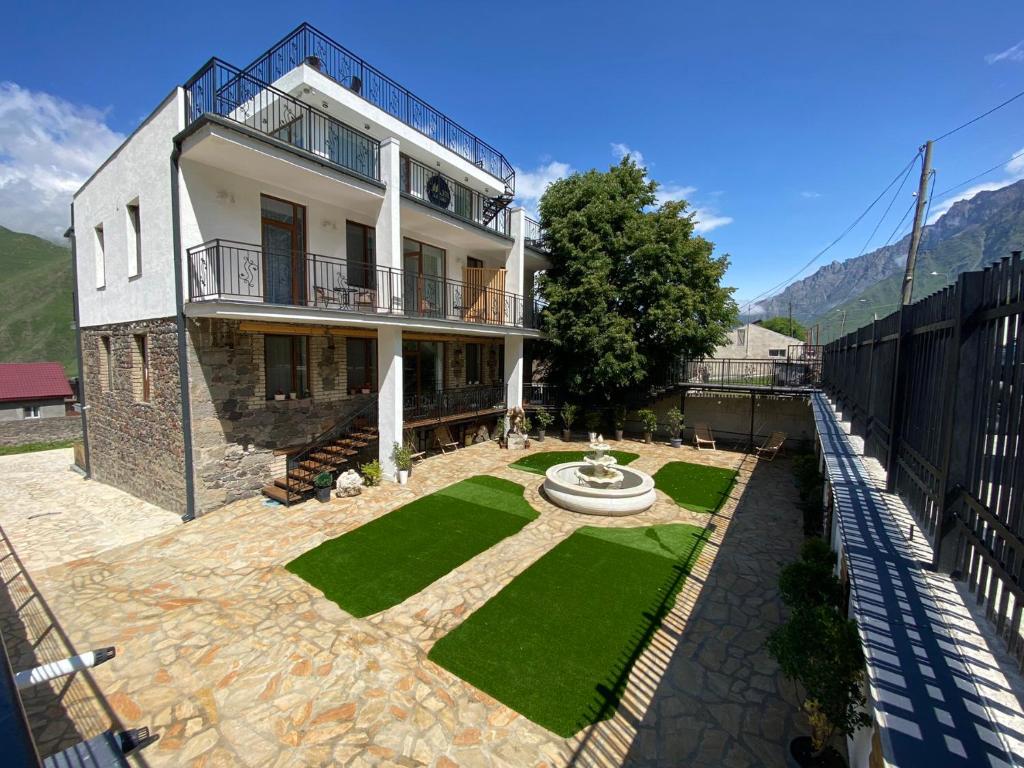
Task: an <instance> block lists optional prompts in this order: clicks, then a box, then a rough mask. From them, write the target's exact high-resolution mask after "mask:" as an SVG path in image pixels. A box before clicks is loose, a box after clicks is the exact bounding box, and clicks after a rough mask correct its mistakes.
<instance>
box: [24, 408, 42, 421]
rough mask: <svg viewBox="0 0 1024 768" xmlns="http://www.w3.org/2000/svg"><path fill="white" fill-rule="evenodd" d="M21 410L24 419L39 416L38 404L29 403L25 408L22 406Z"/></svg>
mask: <svg viewBox="0 0 1024 768" xmlns="http://www.w3.org/2000/svg"><path fill="white" fill-rule="evenodd" d="M21 410H22V415H23V416H24V417H25V418H26V419H38V418H39V406H38V405H29V406H26V407H25V408H22V409H21Z"/></svg>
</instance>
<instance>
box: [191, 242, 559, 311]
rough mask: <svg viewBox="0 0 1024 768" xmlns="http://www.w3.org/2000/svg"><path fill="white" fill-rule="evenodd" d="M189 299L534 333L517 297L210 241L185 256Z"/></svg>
mask: <svg viewBox="0 0 1024 768" xmlns="http://www.w3.org/2000/svg"><path fill="white" fill-rule="evenodd" d="M188 266H189V275H188V287H189V300H190V301H195V302H200V301H213V300H226V301H248V302H255V303H266V304H285V305H290V306H303V307H316V308H320V309H333V310H343V311H350V312H361V313H367V314H380V315H401V316H406V317H426V318H433V319H437V320H451V321H456V322H462V323H481V324H484V325H502V326H513V327H517V328H531V327H536V326H535V324H534V323H535V321H536V319H537V318H538V317H539V313H538V312H537V311H536V309H535V308H534V307H533V306H530V307H529V308H527V306H526V305H524V301H523V297H522V296H520V295H518V294H515V293H509V292H508V291H501V290H497V289H494V288H488V287H486V286H477V285H470V284H467V283H463V282H460V281H457V280H449V279H447V278H445V277H439V276H434V275H420V274H416V273H412V272H407V271H405V270H401V269H395V268H392V267H382V266H378V265H375V264H369V263H366V262H362V261H353V260H350V259H343V258H338V257H335V256H322V255H319V254H314V253H298V252H291V251H275V250H273V249H267V248H264V247H262V246H260V245H253V244H250V243H237V242H232V241H229V240H219V239H218V240H211V241H210V242H207V243H204V244H202V245H199V246H196V247H194V248H190V249H189V251H188Z"/></svg>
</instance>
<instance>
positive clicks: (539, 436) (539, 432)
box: [537, 429, 544, 443]
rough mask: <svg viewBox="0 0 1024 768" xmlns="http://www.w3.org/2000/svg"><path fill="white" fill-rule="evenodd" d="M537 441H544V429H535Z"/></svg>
mask: <svg viewBox="0 0 1024 768" xmlns="http://www.w3.org/2000/svg"><path fill="white" fill-rule="evenodd" d="M537 442H538V443H543V442H544V430H543V429H538V430H537Z"/></svg>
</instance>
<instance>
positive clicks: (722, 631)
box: [0, 438, 804, 766]
mask: <svg viewBox="0 0 1024 768" xmlns="http://www.w3.org/2000/svg"><path fill="white" fill-rule="evenodd" d="M567 447H568V448H577V449H584V448H585V446H584V445H583V444H575V445H566V444H565V443H562V442H561V441H559V440H553V439H550V438H549V439H548V441H546V442H545V443H543V444H538V443H536V442H535V443H534V444H533V446H532V447H531V449H529V450H531V451H543V450H561V449H564V448H567ZM616 447H618V446H616ZM622 447H623V448H624V449H625V450H632V451H636V452H638V453H640V454H641V458H639V459H638V460H637V461H636V462H634V464H633V466H635V467H637V468H639V469H642V470H644V471H647V472H654V471H655V470H657V469H658V468H659V467H660V466H661V465H662V464H664V463H665V462H666V461H669V460H687V461H693V462H698V463H706V464H713V465H716V466H724V467H731V468H737V469H739V470H740V479H739V482H738V483H737V485H736V486H735V487H734V489H733V492H732V496H731V498H730V500H729V501H728V502H727V503H726V504H725V505H724V507H723V508H722V510H721V511H720V512H719V513H718V514H716V515H714V516H707V515H698V514H695V513H691V512H688V511H686V510H683V509H681V508H679V507H678V506H676V505H675V503H674V502H672V501H670V500H669V499H668V498H667V497H665V496H664V495H662V494H661V493H660V492H659V499H658V502H657V503H656V504H655V506H654V507H653V508H652V509H651V510H649V511H648V512H646V513H644V514H643V515H640V516H636V517H631V518H627V519H615V518H609V519H597V518H593V517H585V516H582V515H576V514H573V513H570V512H566V511H564V510H561V509H558V508H556V507H554V506H552V505H551V504H549V503H548V502H547V501H546V500H544V498H543V497H542V496H541V495H540V493H539V488H540V484H541V481H542V478H541V476H539V475H534V474H530V473H526V472H522V471H519V470H515V469H510V468H509V467H508V466H507V465H508V463H509V462H510V461H512V460H513V459H514V458H516V457H517V456H519V455H521V454H519V453H514V454H513V453H509V452H508V451H503V450H500V449H499V448H498V447H497V446H496V445H494V444H485V445H478V446H475V447H473V448H469V449H464V450H460V451H459V452H458V453H457V454H454V455H453V454H449V455H448V456H435V457H431V458H429V459H427V460H426V461H424V462H423V463H421V464H419V465H417V467H416V469H415V471H414V473H413V477H412V479H411V480H410V483H409V485H408V486H406V487H404V488H403V487H400V486H396V485H393V484H388V485H385V486H382V487H380V488H373V489H366V490H365V492H364V494H363V495H362V496H360V497H357V498H355V499H335V500H332V502H331V503H329V504H326V505H323V504H318V503H317V502H315V501H312V502H307V503H305V504H303V505H299V506H296V507H292V508H291V509H285V508H282V507H268V506H266V505H265V504H264V503H263V501H262V500H261V499H250V500H247V501H244V502H238V503H236V504H233V505H231V506H229V507H226V508H224V509H221V510H219V511H217V512H214V513H212V514H210V515H207V516H205V517H203V518H200V519H198V520H196V521H194V522H191V523H188V524H185V525H178V524H175V523H174V520H176V517H175V516H173V515H170V513H167V512H164V511H162V510H158V509H157V508H154V507H150V505H144V504H143V503H142V502H139V501H138V500H135V499H133V498H132V497H130V496H127V495H125V494H120V493H119V492H116V491H113V490H112V489H110V488H107V487H106V486H102V485H100V484H98V483H93V482H83V481H82V480H81V478H79V477H78V476H77V475H74V474H73V473H71V472H69V471H67V470H66V466H67V464H68V463H69V461H68V460H67V458H66V457H65V456H63V454H64V453H65V452H58V451H54V452H48V453H45V454H36V455H35V458H34V460H33V462H30V463H31V465H32V468H29V467H28V464H27V463H25V462H24V461H23V460H24V457H3V458H0V471H2V474H0V477H3V478H4V479H3V481H2V482H3V487H4V491H5V493H4V495H5V497H6V498H7V503H6V504H5V506H4V508H3V510H2V511H0V527H2V528H3V531H4V534H5V535H4V537H3V539H2V541H0V549H2V550H3V551H0V558H3V559H0V575H2V577H3V580H4V582H5V584H6V593H5V594H3V600H2V603H0V611H2V620H3V623H2V626H3V630H4V634H5V637H6V638H7V642H8V645H9V648H10V651H11V654H12V660H13V662H14V664H15V666H16V667H19V668H20V667H24V666H28V665H29V664H31V663H32V662H33V661H34V660H38V661H48V660H51V659H54V658H58V657H61V656H64V655H67V653H69V652H70V649H72V648H73V649H75V650H78V651H81V650H86V649H89V648H93V647H98V646H103V645H110V644H113V645H116V646H117V649H118V657H117V658H116V659H115V660H113V661H112V662H109V663H108V664H106V665H104V666H102V667H99V668H98V669H96V670H93V671H92V672H91V673H89V674H82V675H79V676H77V677H76V678H74V679H73V680H71V681H63V682H61V683H56V684H53V685H52V687H49V688H47V689H45V690H36V691H34V692H32V693H31V694H30V695H29V696H28V697H26V706H27V708H28V710H29V719H30V722H31V723H32V726H33V729H34V731H35V733H36V736H37V739H38V740H39V742H40V747H41V749H42V751H43V753H44V754H49V753H50V752H52V751H54V750H56V749H59V748H61V747H63V746H66V745H68V744H70V743H73V742H74V741H75V740H77V738H79V736H78V735H76V734H81V735H93V734H94V733H96V732H98V731H100V730H103V729H104V728H105V727H107V726H108V725H109V724H110V723H111V722H116V723H118V724H121V725H125V726H137V725H149V726H150V727H153V728H155V729H156V730H157V731H158V732H159V733H160V735H161V738H160V741H159V742H157V744H155V745H154V746H152V747H150V748H149V749H147V750H146V751H145V752H144V753H142V756H141V759H140V760H139V763H140V764H146V765H152V766H165V765H189V766H215V765H245V766H306V765H315V766H319V765H334V764H355V765H385V764H390V765H410V766H411V765H430V766H434V765H436V766H453V765H465V766H475V765H494V766H538V765H550V766H556V765H622V764H635V765H687V766H690V765H696V766H719V765H728V766H745V765H751V766H754V765H768V766H771V765H784V749H785V747H784V745H785V744H786V743H788V740H789V739H790V738H792V736H793V735H795V734H796V733H797V732H798V731H802V730H803V728H804V726H803V724H802V722H801V721H800V720H799V719H798V718H799V715H798V713H797V712H796V709H795V705H794V693H793V686H792V684H790V683H788V682H786V681H784V680H783V679H782V678H781V677H780V676H779V675H778V672H777V668H776V666H775V665H774V663H773V662H772V661H771V659H770V658H768V656H767V655H766V653H765V652H764V651H763V642H764V639H765V637H766V635H767V633H768V632H769V631H770V630H771V628H772V627H774V626H775V625H776V624H777V623H778V622H779V620H780V607H779V606H780V603H779V600H778V596H777V593H776V589H775V583H776V576H777V573H778V569H779V568H780V566H781V565H782V564H784V563H785V562H787V561H788V560H791V559H793V558H794V557H795V556H796V554H797V551H798V549H799V545H800V541H801V534H800V525H801V520H800V513H799V511H798V510H797V507H796V506H795V500H796V492H795V489H794V487H793V482H792V476H791V471H790V467H789V463H788V462H787V461H785V460H777V461H775V462H773V463H764V462H757V461H755V460H754V459H752V458H749V457H745V456H743V455H741V454H736V453H730V452H709V451H703V452H699V453H698V452H697V451H694V450H693V449H690V448H682V449H671V448H669V447H667V446H662V445H653V446H646V445H642V444H640V443H635V442H631V441H627V442H626V443H624V444H623V446H622ZM12 459H14V460H19V461H20V463H19V464H18V466H19V471H17V472H12V471H11V470H10V467H11V466H12ZM474 474H491V475H495V476H499V477H505V478H508V479H510V480H514V481H516V482H519V483H520V484H522V485H524V486H525V487H526V498H527V500H528V501H529V502H530V503H531V504H532V505H533V506H534V507H535V508H536V509H538V510H539V511H540V513H541V514H540V516H539V518H538V519H537V520H535V521H533V522H532V523H530V524H529V525H527V526H526V527H525V528H524V529H523V530H522V531H521V532H519V533H518V534H516V535H514V536H511V537H509V538H508V539H505V540H504V541H502V542H500V543H499V544H497V545H496V546H494V547H492V548H491V549H489V550H487V551H485V552H483V553H481V554H480V555H479V556H477V557H476V558H473V559H472V560H470V561H469V562H467V563H465V564H463V565H462V566H461V567H460V568H457V569H456V570H454V571H452V572H451V573H449V574H448V575H447V576H445V577H444V578H442V579H440V580H439V581H437V582H435V583H434V584H432V585H431V586H429V587H428V588H427V589H425V590H424V591H423V592H421V593H419V594H417V595H414V596H413V597H411V598H410V599H408V600H407V601H405V602H404V603H402V604H400V605H398V606H395V607H394V608H392V609H390V610H387V611H384V612H382V613H379V614H376V615H374V616H371V617H368V618H367V619H354V618H352V617H350V616H349V615H348V614H346V613H344V612H343V611H341V609H339V608H338V607H337V606H336V605H335V604H333V603H331V602H329V601H327V600H325V599H324V598H323V597H322V596H321V595H320V594H319V593H318V592H317V591H316V590H314V589H313V588H312V587H310V586H309V585H308V584H306V583H305V582H303V581H302V580H301V579H299V578H297V577H295V576H293V575H292V574H290V573H288V572H287V571H286V570H285V569H284V567H283V566H284V565H285V564H286V563H287V562H288V561H290V560H291V559H292V558H294V557H295V556H297V555H298V554H301V553H302V552H305V551H306V550H308V549H310V548H312V547H314V546H316V545H317V544H319V543H320V542H322V541H323V540H325V539H327V538H333V537H335V536H338V535H340V534H342V533H345V532H346V531H349V530H352V529H353V528H356V527H358V526H359V525H362V524H363V523H365V522H367V521H368V520H371V519H373V518H376V517H378V516H380V515H382V514H384V513H386V512H388V511H390V510H391V509H394V508H396V507H398V506H401V505H402V504H404V503H406V502H407V501H409V500H411V499H413V498H416V497H418V496H421V495H424V494H426V493H430V492H432V491H434V490H437V489H438V488H441V487H444V486H446V485H449V484H451V483H453V482H455V481H457V480H460V479H462V478H465V477H468V476H470V475H474ZM28 490H31V495H29V496H25V494H26V492H27V491H28ZM23 497H24V498H25V499H27V500H26V501H19V502H15V503H12V500H13V499H21V498H23ZM54 509H60V510H61V514H60V520H61V522H60V526H59V527H58V528H55V529H52V530H51V529H45V530H37V529H36V526H35V525H34V521H35V520H44V521H48V522H47V525H51V526H52V525H53V524H54V521H50V520H49V518H50V517H54V516H53V515H51V514H48V513H51V512H52V511H53V510H54ZM36 515H44V516H43V517H36ZM172 518H173V519H172ZM104 520H108V521H110V522H107V523H106V524H103V527H104V528H109V529H111V530H110V531H109V532H108V533H107V534H105V535H102V536H93V535H90V536H88V537H86V538H82V536H81V535H79V534H76V533H75V531H76V530H77V527H78V526H77V525H76V521H77V522H78V523H80V524H81V526H92V527H96V526H98V525H101V524H102V521H104ZM675 521H679V522H688V523H696V524H700V525H705V524H707V525H709V526H711V530H710V533H711V537H710V542H709V543H708V544H707V545H706V546H705V547H704V550H703V552H702V554H701V556H700V559H699V561H698V563H697V565H696V566H695V568H694V570H693V574H692V575H691V577H690V578H689V579H688V580H687V582H686V584H685V586H684V588H683V590H682V592H681V593H680V595H679V597H678V599H677V601H676V607H675V609H674V610H673V612H672V613H671V614H670V615H669V616H668V618H667V619H666V621H665V624H664V626H663V627H662V628H661V630H660V631H659V632H658V633H657V634H656V635H655V637H654V638H653V640H652V642H651V644H650V646H649V647H648V648H647V649H646V651H645V652H644V653H643V655H642V656H641V658H640V660H639V661H638V662H637V664H636V666H635V667H634V669H633V672H632V674H631V676H630V680H629V684H628V687H627V690H626V694H625V696H624V698H623V701H622V705H621V706H620V708H619V711H618V712H617V713H616V715H615V717H614V718H612V719H611V720H608V721H605V722H603V723H599V724H597V725H595V726H593V727H591V728H588V729H586V730H584V731H581V732H580V733H578V734H576V735H575V736H574V737H572V738H570V739H563V738H559V737H556V736H554V735H553V734H551V733H549V732H548V731H546V730H544V729H543V728H541V727H539V726H537V725H535V724H533V723H531V722H530V721H528V720H526V719H525V718H523V717H521V716H519V715H518V714H516V713H515V712H513V711H512V710H509V709H508V708H506V707H504V706H503V705H501V704H499V703H498V702H496V701H494V700H493V699H491V698H490V697H489V696H487V695H485V694H483V693H481V692H479V691H477V690H475V689H473V688H472V687H471V686H469V685H467V684H466V683H464V682H462V681H461V680H459V679H458V678H456V677H454V676H452V675H451V674H450V673H448V672H447V671H445V670H443V669H441V668H440V667H437V666H436V665H434V664H433V663H432V662H430V661H428V660H427V651H428V650H429V649H430V647H431V646H432V644H433V643H434V642H435V641H436V640H437V639H438V638H439V637H441V636H443V635H444V634H446V633H447V632H448V631H450V630H451V629H452V628H453V627H455V626H457V625H458V624H459V623H460V622H461V621H462V620H463V619H464V618H465V617H467V616H468V615H469V614H471V613H472V612H473V611H474V610H476V609H477V608H478V607H479V606H481V605H482V604H483V603H484V602H486V601H487V600H488V599H489V598H490V597H491V596H493V595H494V594H496V593H497V592H498V591H499V590H500V589H501V588H502V587H503V586H504V585H505V584H507V583H508V582H509V580H511V579H512V578H513V577H515V576H516V575H517V574H519V573H520V572H522V571H523V570H524V569H525V568H526V567H528V566H529V565H530V564H531V563H533V562H534V561H535V560H537V559H538V558H539V557H540V556H542V555H543V554H544V553H545V552H547V551H548V550H550V549H551V548H552V547H553V546H555V545H556V544H557V543H558V542H559V541H561V540H563V539H564V538H565V537H567V536H568V535H569V534H570V533H571V532H572V531H573V530H575V529H576V528H578V527H580V526H582V525H595V524H596V525H609V526H636V525H645V524H650V523H663V522H675ZM64 531H66V532H67V533H66V535H65V534H64V533H63V532H64ZM105 545H106V546H105ZM11 552H13V556H11ZM553 610H557V606H554V607H553Z"/></svg>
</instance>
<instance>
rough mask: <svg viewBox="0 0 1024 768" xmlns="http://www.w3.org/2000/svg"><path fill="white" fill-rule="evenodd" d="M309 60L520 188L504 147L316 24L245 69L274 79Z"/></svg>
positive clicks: (259, 77)
mask: <svg viewBox="0 0 1024 768" xmlns="http://www.w3.org/2000/svg"><path fill="white" fill-rule="evenodd" d="M303 63H308V64H311V65H313V66H315V67H316V68H317V69H319V70H320V71H321V72H322V73H323V74H325V75H327V76H328V77H330V78H331V79H333V80H336V81H337V82H339V83H341V84H342V85H343V86H345V87H346V88H348V89H349V90H351V91H352V92H353V93H356V94H357V95H359V96H361V97H362V98H363V99H365V100H366V101H368V102H370V103H371V104H373V105H374V106H375V107H378V108H379V109H381V110H383V111H384V112H386V113H387V114H389V115H391V116H392V117H394V118H396V119H397V120H400V121H402V122H403V123H405V124H406V125H408V126H410V127H412V128H414V129H416V130H417V131H419V132H420V133H422V134H423V135H424V136H427V137H428V138H431V139H433V140H434V141H436V142H437V143H438V144H440V145H442V146H443V147H445V148H447V149H449V150H451V151H452V152H454V153H455V154H457V155H459V156H460V157H463V158H465V159H466V160H468V161H469V162H471V163H473V164H474V165H476V166H477V167H478V168H480V169H482V170H484V171H486V172H487V173H489V174H491V175H492V176H494V177H495V178H496V179H498V180H499V181H500V182H501V183H502V184H503V185H504V187H505V191H507V192H509V193H514V192H515V186H516V185H515V170H514V169H513V168H512V164H511V163H509V161H508V160H506V159H505V156H504V155H502V154H501V153H500V152H499V151H498V150H496V149H494V147H492V146H490V145H489V144H487V143H486V142H484V141H482V140H481V139H479V138H478V137H477V136H475V135H474V134H472V133H471V132H469V131H467V130H466V129H465V128H463V127H462V126H461V125H459V124H458V123H456V122H455V121H454V120H452V119H451V118H449V117H447V116H446V115H445V114H444V113H442V112H440V111H438V110H437V109H434V108H433V107H432V106H430V105H429V104H427V102H425V101H423V100H422V99H420V98H419V97H417V96H415V95H414V94H412V93H411V92H410V91H408V90H407V89H405V88H403V87H402V86H400V85H399V84H398V83H396V82H395V81H394V80H392V79H391V78H389V77H387V76H386V75H384V74H383V73H382V72H380V71H379V70H378V69H376V68H374V67H373V66H371V65H370V64H368V63H367V62H365V61H363V60H362V59H361V58H359V57H358V56H356V55H355V54H354V53H352V52H351V51H349V50H347V49H346V48H344V47H343V46H342V45H340V44H339V43H337V42H335V41H334V40H332V39H331V38H329V37H328V36H327V35H325V34H323V33H322V32H320V31H319V30H318V29H316V28H315V27H313V26H311V25H310V24H307V23H303V24H300V25H299V26H298V27H297V28H296V29H295V30H294V31H293V32H291V34H289V35H288V36H286V37H285V38H284V39H283V40H281V41H280V42H279V43H277V44H275V45H274V46H272V47H271V48H270V50H268V51H267V52H266V53H264V54H263V55H261V56H259V57H258V58H257V59H256V60H255V61H253V62H252V63H251V64H250V65H249V66H247V67H245V73H246V74H247V75H248V76H250V77H253V78H255V79H257V80H260V81H262V82H265V83H273V82H276V81H277V80H278V79H279V78H281V77H282V76H283V75H285V74H287V73H288V72H290V71H291V70H292V69H294V68H295V67H297V66H299V65H300V64H303Z"/></svg>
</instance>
